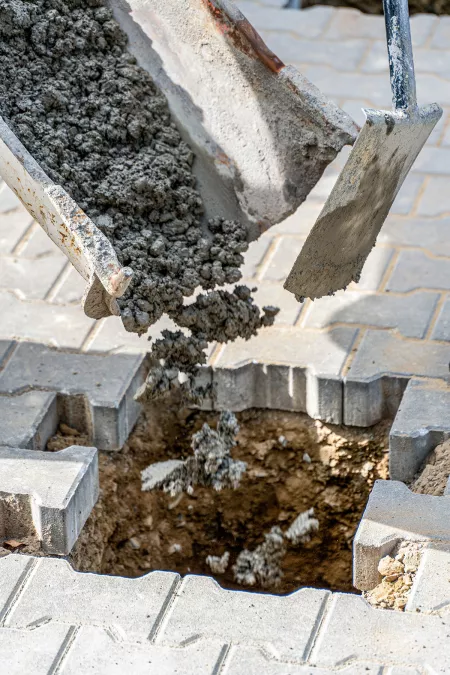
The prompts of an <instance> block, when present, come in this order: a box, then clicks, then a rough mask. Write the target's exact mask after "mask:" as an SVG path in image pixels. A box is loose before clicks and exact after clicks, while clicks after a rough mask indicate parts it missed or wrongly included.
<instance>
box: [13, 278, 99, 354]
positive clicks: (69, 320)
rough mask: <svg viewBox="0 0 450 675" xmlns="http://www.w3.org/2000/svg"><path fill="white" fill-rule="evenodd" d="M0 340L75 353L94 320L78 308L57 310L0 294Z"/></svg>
mask: <svg viewBox="0 0 450 675" xmlns="http://www.w3.org/2000/svg"><path fill="white" fill-rule="evenodd" d="M0 316H1V317H2V320H1V321H0V339H5V340H6V339H11V338H13V339H16V338H17V339H25V340H35V341H36V342H44V343H47V344H51V345H53V346H55V347H63V348H64V347H66V348H72V349H79V348H80V347H81V346H82V344H83V342H84V340H85V339H86V336H87V335H88V333H89V331H90V330H91V328H92V326H93V325H94V320H93V319H89V318H88V317H87V316H85V314H83V312H82V311H81V309H80V308H79V307H70V306H66V307H60V306H58V305H50V304H48V303H46V302H41V301H22V300H20V299H19V298H18V297H17V296H16V295H15V294H14V293H12V292H11V291H0Z"/></svg>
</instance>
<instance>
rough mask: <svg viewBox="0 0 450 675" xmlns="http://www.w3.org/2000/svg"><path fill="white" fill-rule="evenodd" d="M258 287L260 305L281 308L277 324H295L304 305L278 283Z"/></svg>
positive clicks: (262, 283)
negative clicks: (281, 288) (281, 289)
mask: <svg viewBox="0 0 450 675" xmlns="http://www.w3.org/2000/svg"><path fill="white" fill-rule="evenodd" d="M243 283H246V284H248V285H249V286H251V281H250V280H248V279H244V280H243ZM256 287H257V291H256V292H255V293H254V294H253V297H254V298H255V302H256V303H257V304H258V305H259V306H260V307H264V306H265V305H274V306H275V307H278V308H279V309H280V311H279V313H278V314H277V315H276V317H275V325H276V326H278V325H287V326H293V325H294V324H295V322H296V321H297V320H298V318H299V316H300V314H301V312H302V310H303V305H302V304H301V303H300V302H298V301H297V300H296V299H295V296H294V295H292V293H289V292H288V291H285V290H284V289H283V291H280V285H279V284H276V283H274V284H269V283H267V282H265V281H261V282H259V283H258V284H257V286H256ZM449 339H450V338H449Z"/></svg>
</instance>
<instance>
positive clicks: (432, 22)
mask: <svg viewBox="0 0 450 675" xmlns="http://www.w3.org/2000/svg"><path fill="white" fill-rule="evenodd" d="M441 19H442V17H439V18H438V17H437V16H434V15H433V14H414V16H412V17H411V19H410V23H411V38H412V43H413V46H414V47H421V46H422V45H424V44H425V42H426V41H427V40H428V38H429V37H430V35H431V34H432V32H433V30H434V29H435V27H436V26H437V25H438V24H439V22H440V20H441ZM415 53H416V50H414V54H415Z"/></svg>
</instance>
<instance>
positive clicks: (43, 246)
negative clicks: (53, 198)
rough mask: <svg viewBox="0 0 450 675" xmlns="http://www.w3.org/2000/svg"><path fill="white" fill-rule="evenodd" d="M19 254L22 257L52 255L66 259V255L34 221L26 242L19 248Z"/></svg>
mask: <svg viewBox="0 0 450 675" xmlns="http://www.w3.org/2000/svg"><path fill="white" fill-rule="evenodd" d="M20 255H21V256H23V257H24V258H44V257H49V256H54V257H56V258H61V260H65V261H67V258H66V256H65V255H64V253H63V252H62V251H61V249H59V248H58V246H57V245H56V244H55V242H54V241H52V240H51V239H50V237H49V236H48V235H47V234H46V233H45V232H44V230H43V229H42V227H41V226H40V225H39V224H38V223H34V225H33V228H32V231H31V232H30V234H29V237H28V238H27V240H26V242H24V244H23V246H21V248H20Z"/></svg>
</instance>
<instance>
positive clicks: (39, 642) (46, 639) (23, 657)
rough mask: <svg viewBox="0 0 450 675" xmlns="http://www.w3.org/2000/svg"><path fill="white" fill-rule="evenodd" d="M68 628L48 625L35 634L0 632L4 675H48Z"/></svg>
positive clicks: (29, 631)
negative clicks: (25, 674)
mask: <svg viewBox="0 0 450 675" xmlns="http://www.w3.org/2000/svg"><path fill="white" fill-rule="evenodd" d="M68 634H69V630H68V629H67V626H57V625H54V624H47V625H45V626H39V628H36V629H35V630H11V629H6V628H0V663H1V664H2V669H4V670H3V672H4V673H5V675H6V673H7V675H23V674H24V673H30V674H31V673H32V674H33V675H48V673H51V672H52V666H53V663H54V661H55V660H56V659H57V657H58V654H59V651H60V649H62V648H63V647H64V644H65V641H66V639H67V637H68Z"/></svg>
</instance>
